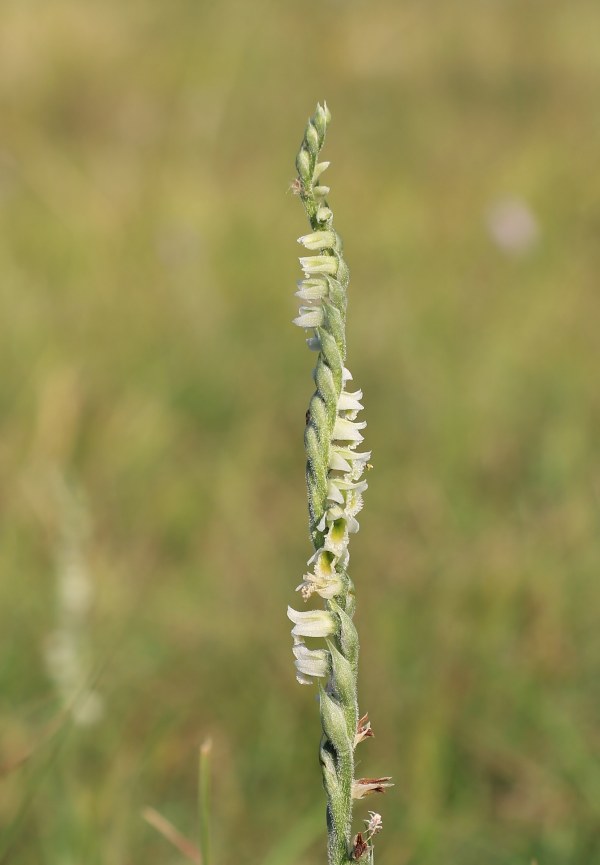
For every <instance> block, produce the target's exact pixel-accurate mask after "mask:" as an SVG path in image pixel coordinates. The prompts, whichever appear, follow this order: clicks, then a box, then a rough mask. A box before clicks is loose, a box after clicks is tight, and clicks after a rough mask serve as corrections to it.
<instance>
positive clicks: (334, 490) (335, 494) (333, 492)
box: [327, 480, 344, 505]
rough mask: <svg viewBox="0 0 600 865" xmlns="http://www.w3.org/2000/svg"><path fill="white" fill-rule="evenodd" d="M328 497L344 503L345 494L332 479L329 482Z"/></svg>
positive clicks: (333, 500)
mask: <svg viewBox="0 0 600 865" xmlns="http://www.w3.org/2000/svg"><path fill="white" fill-rule="evenodd" d="M327 498H328V499H329V500H330V501H332V502H337V503H338V504H339V505H343V504H344V496H343V495H342V494H341V492H340V491H339V489H338V487H337V486H336V483H334V481H332V480H330V481H329V483H328V484H327Z"/></svg>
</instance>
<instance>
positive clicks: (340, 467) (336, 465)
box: [329, 448, 352, 472]
mask: <svg viewBox="0 0 600 865" xmlns="http://www.w3.org/2000/svg"><path fill="white" fill-rule="evenodd" d="M329 468H330V469H331V470H332V471H334V472H349V471H352V466H351V465H350V463H349V462H348V461H347V460H345V459H344V457H343V456H341V455H340V454H339V453H338V452H336V450H335V448H332V449H331V456H330V457H329Z"/></svg>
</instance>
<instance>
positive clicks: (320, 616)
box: [287, 607, 335, 637]
mask: <svg viewBox="0 0 600 865" xmlns="http://www.w3.org/2000/svg"><path fill="white" fill-rule="evenodd" d="M287 614H288V619H290V620H291V621H292V622H294V624H295V627H294V628H292V636H293V637H328V636H329V635H330V634H333V633H334V631H335V621H334V619H333V616H332V615H331V613H328V612H327V611H326V610H307V611H306V612H304V613H301V612H299V611H298V610H294V609H292V607H288V612H287Z"/></svg>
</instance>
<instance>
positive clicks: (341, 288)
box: [288, 103, 391, 865]
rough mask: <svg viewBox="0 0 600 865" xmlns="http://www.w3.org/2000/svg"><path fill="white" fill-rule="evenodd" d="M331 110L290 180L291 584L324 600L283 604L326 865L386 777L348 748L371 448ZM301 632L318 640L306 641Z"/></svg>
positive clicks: (307, 137)
mask: <svg viewBox="0 0 600 865" xmlns="http://www.w3.org/2000/svg"><path fill="white" fill-rule="evenodd" d="M330 120H331V114H330V112H329V110H328V108H327V105H326V104H325V103H324V104H323V105H322V106H321V105H317V109H316V112H315V114H314V116H313V117H312V118H311V119H310V120H309V122H308V125H307V127H306V132H305V134H304V139H303V141H302V145H301V147H300V151H299V153H298V156H297V157H296V168H297V171H298V177H297V179H296V180H295V181H294V184H293V189H294V191H295V192H297V193H298V195H299V196H300V198H301V200H302V203H303V205H304V208H305V210H306V213H307V216H308V219H309V222H310V227H311V232H310V233H309V234H306V235H304V236H303V237H300V238H299V239H298V241H299V243H301V244H302V245H303V246H304V248H305V249H306V250H307V251H308V252H310V253H315V254H313V255H306V256H302V257H301V258H300V265H301V267H302V270H303V272H304V278H303V279H302V280H300V282H299V283H298V291H297V292H296V295H297V297H299V298H300V300H301V302H302V305H301V306H300V310H299V315H298V317H297V318H296V319H294V324H296V325H298V326H299V327H301V328H304V330H305V331H306V332H307V344H308V347H309V348H310V349H312V350H313V351H315V352H317V362H316V366H315V369H314V373H313V376H314V381H315V385H316V390H315V393H314V394H313V396H312V397H311V400H310V403H309V407H308V411H307V413H306V428H305V432H304V444H305V449H306V457H307V463H306V482H307V488H308V511H309V526H310V536H311V540H312V543H313V547H314V554H313V555H312V556H311V558H310V559H309V561H308V565H309V570H308V572H307V573H306V574H305V575H304V577H303V580H302V582H301V583H300V585H299V586H298V589H297V590H298V591H300V592H301V595H302V598H303V600H304V601H308V600H309V599H311V598H312V597H313V596H314V595H318V596H320V597H321V598H322V599H323V601H324V607H323V608H320V609H308V610H305V611H298V610H294V609H292V608H291V607H289V608H288V617H289V618H290V619H291V621H292V622H293V624H294V627H293V628H292V637H293V641H294V645H293V653H294V657H295V666H296V678H297V679H298V681H299V682H300V683H301V684H312V683H314V682H316V683H318V687H319V702H320V713H321V724H322V728H323V737H322V740H321V746H320V763H321V768H322V772H323V784H324V787H325V792H326V796H327V831H328V861H329V865H347V863H353V862H357V861H360V862H370V861H372V858H373V844H372V838H373V836H374V835H375V834H376V833H377V832H379V831H380V829H381V817H380V815H379V814H376V813H375V812H370V815H371V816H370V818H369V820H368V821H365V822H366V824H367V826H366V830H365V832H364V833H361V832H359V833H358V834H357V835H355V836H354V837H353V835H352V805H353V799H362V798H363V797H364V796H366V795H368V794H371V793H375V792H384V791H385V788H386V787H389V786H391V784H390V779H389V778H387V777H386V778H362V779H358V780H356V779H355V778H354V750H355V748H356V747H357V745H358V744H359V743H360V742H362V741H364V740H365V739H367V738H368V737H369V736H372V735H373V733H372V730H371V725H370V723H369V721H368V717H367V715H364V716H363V717H360V713H359V709H358V696H357V675H358V653H359V643H358V634H357V631H356V628H355V626H354V624H353V622H352V617H353V614H354V605H355V603H354V586H353V583H352V581H351V579H350V576H349V573H348V562H349V551H348V544H349V539H350V535H352V534H354V533H356V532H357V531H358V529H359V524H358V520H357V515H358V513H359V512H360V511H361V509H362V506H363V498H362V496H363V493H364V491H365V490H366V489H367V483H366V481H365V480H364V479H363V475H364V473H365V470H366V469H367V467H369V466H370V464H369V459H370V456H371V454H370V452H368V451H362V452H360V451H359V450H358V447H359V446H360V444H361V442H362V441H363V435H362V432H361V430H363V429H364V427H365V426H366V423H365V421H359V420H357V418H358V415H359V412H360V411H361V410H362V408H363V405H362V403H361V399H362V391H360V390H356V391H351V390H349V382H351V381H352V375H351V373H350V372H349V370H348V369H347V367H346V365H345V364H346V334H345V325H346V304H347V291H348V284H349V277H350V274H349V271H348V266H347V264H346V262H345V261H344V258H343V253H342V242H341V239H340V237H339V235H338V234H337V232H336V231H335V229H334V228H333V213H332V211H331V209H330V208H329V206H328V204H327V201H326V197H327V195H328V194H329V187H327V186H324V185H323V184H322V182H321V175H322V174H323V172H324V171H325V169H326V168H328V166H329V162H318V157H319V153H320V151H321V148H322V147H323V143H324V141H325V133H326V130H327V126H328V124H329V122H330ZM307 638H321V639H324V640H325V646H326V648H324V647H323V646H322V645H321V647H319V648H310V647H309V646H308V645H307V644H306V639H307Z"/></svg>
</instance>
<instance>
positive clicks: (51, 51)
mask: <svg viewBox="0 0 600 865" xmlns="http://www.w3.org/2000/svg"><path fill="white" fill-rule="evenodd" d="M599 27H600V6H599V5H598V3H597V2H596V0H594V2H592V0H571V2H569V3H563V2H559V0H545V2H544V3H540V2H535V0H505V2H500V0H489V2H475V0H461V2H455V3H447V4H442V3H441V2H434V0H426V2H424V0H402V2H392V0H389V2H385V0H371V2H366V0H346V2H342V0H337V2H336V0H321V2H318V3H317V2H314V0H306V2H304V3H294V4H292V3H289V2H279V3H276V2H274V0H271V2H267V0H257V2H256V3H253V4H249V3H244V2H242V0H223V2H218V3H217V2H210V3H209V2H201V0H196V2H192V0H170V2H168V3H167V2H159V0H153V2H150V0H146V2H142V0H131V2H128V3H126V4H125V3H122V2H118V0H104V2H100V0H88V2H82V0H79V2H78V0H47V2H45V3H39V2H35V0H4V2H3V3H2V5H1V7H0V116H1V118H2V122H1V129H2V131H1V141H0V295H1V301H2V302H1V308H2V317H1V320H2V323H1V325H0V328H1V334H0V369H1V370H2V375H1V377H0V518H1V522H2V543H1V545H0V574H1V576H0V632H1V633H2V655H1V660H0V695H1V704H0V729H1V737H0V763H2V765H3V766H4V769H3V773H2V777H1V778H0V827H1V834H0V856H2V857H3V858H2V859H0V861H1V862H3V863H15V865H17V863H18V865H29V863H31V865H80V863H86V865H100V863H103V865H104V863H107V865H109V863H110V865H141V863H144V865H159V863H161V865H164V863H176V862H181V861H182V860H181V858H179V857H178V856H177V854H176V853H175V852H174V851H173V850H172V849H171V848H170V847H169V846H168V844H167V843H166V842H165V841H164V840H163V839H162V838H160V836H158V835H157V834H156V833H155V832H154V831H153V830H152V829H151V828H150V827H149V826H147V825H146V824H145V823H144V822H143V821H142V819H141V817H140V811H141V808H142V807H143V806H144V805H146V804H151V805H153V806H155V807H156V808H158V809H159V810H160V811H161V812H162V813H163V814H165V815H166V816H167V817H168V818H169V819H171V820H173V821H174V822H175V823H176V824H177V825H178V826H179V827H180V828H181V830H182V831H184V832H186V833H187V834H189V835H190V836H193V835H194V832H195V819H196V759H197V746H198V744H199V742H200V741H201V740H202V738H203V737H204V736H205V735H207V734H211V735H212V737H213V739H214V743H215V747H214V797H215V815H214V832H215V846H216V854H217V858H216V862H217V863H218V865H227V863H233V862H243V863H245V862H248V863H251V862H252V863H262V862H266V861H267V857H269V856H270V857H271V858H270V859H269V860H268V861H269V865H296V863H298V865H301V863H307V865H308V863H309V862H320V861H323V855H324V854H323V843H324V842H323V837H322V836H323V830H322V826H321V824H322V815H321V809H322V801H323V794H322V791H321V784H320V776H319V768H318V764H317V759H316V748H317V743H318V737H319V732H318V718H317V707H316V704H315V702H314V694H313V692H311V691H310V690H309V689H303V688H300V687H298V686H297V685H296V683H295V681H294V676H293V670H292V658H291V651H290V645H291V641H290V636H289V628H290V625H289V622H288V621H287V620H286V618H285V608H286V605H287V604H288V603H289V602H293V600H294V594H293V588H294V586H295V585H297V583H298V582H299V580H300V576H301V573H302V570H303V565H304V561H305V559H306V558H307V557H308V554H309V545H308V540H307V535H306V517H305V499H304V487H303V484H304V481H303V471H304V468H303V453H302V429H303V425H304V411H305V407H306V404H307V401H308V398H309V395H310V392H311V381H310V369H311V363H312V360H313V359H312V357H311V356H310V355H309V354H308V352H307V351H306V350H305V348H304V345H303V339H302V334H301V333H299V332H296V331H295V330H294V328H292V326H291V324H290V320H291V318H292V317H293V315H294V314H295V311H296V304H295V302H294V300H293V298H292V292H293V287H294V282H295V280H296V279H297V278H298V275H299V274H298V268H297V264H296V256H297V255H298V254H299V251H300V250H299V247H297V245H296V244H295V238H296V237H297V236H298V235H300V234H301V233H303V231H304V230H305V222H304V218H303V215H302V212H301V207H300V203H299V202H298V201H297V200H295V199H294V198H293V197H292V195H290V194H287V192H286V190H287V188H288V185H289V183H290V181H291V180H292V179H293V177H294V169H293V160H294V156H295V153H296V151H297V147H298V144H299V141H300V138H301V135H302V131H303V126H304V123H305V120H306V118H307V116H308V115H309V113H311V112H312V110H313V108H314V105H315V102H316V100H317V99H322V98H326V99H327V100H328V102H329V104H330V106H331V109H332V112H333V124H332V127H331V133H330V137H329V139H328V143H327V152H326V157H325V158H327V159H331V160H332V168H331V169H330V172H329V173H328V182H329V183H330V184H331V186H332V196H331V203H332V205H333V207H334V208H335V212H336V224H337V227H338V229H339V231H340V232H341V234H342V235H343V237H344V240H345V244H346V252H347V258H348V260H349V263H350V267H351V269H352V284H351V292H352V294H351V305H350V310H349V345H350V364H351V367H352V370H353V372H354V376H355V381H356V383H357V385H358V386H361V387H363V388H364V391H365V400H366V406H367V418H368V421H369V428H368V438H367V443H368V445H369V446H370V447H372V448H373V452H374V456H373V463H374V465H375V470H374V471H373V472H372V473H371V474H370V477H369V480H370V490H369V493H368V499H367V508H366V510H365V512H364V514H363V519H362V530H361V533H360V535H359V536H358V537H357V538H356V539H355V541H354V542H353V553H352V556H353V575H354V578H355V581H356V583H357V591H358V613H357V623H358V627H359V632H360V634H361V639H362V645H363V649H362V665H361V682H360V686H361V702H362V706H363V708H364V709H368V710H369V711H370V714H371V719H372V722H373V726H374V728H375V732H376V736H377V737H376V738H375V739H374V740H371V741H370V742H369V743H367V744H365V745H363V746H362V748H363V749H364V750H363V751H361V754H360V758H361V765H360V769H359V771H360V773H361V774H363V775H376V774H378V773H381V774H388V773H389V774H392V775H393V776H394V779H395V781H396V787H395V788H394V790H393V791H390V792H389V793H388V795H387V796H386V797H385V798H382V799H380V800H371V801H370V802H367V803H366V804H365V806H364V807H363V806H361V807H360V808H359V809H358V811H359V813H358V817H360V818H362V817H363V816H365V815H366V810H367V805H368V806H369V807H372V808H373V807H375V808H376V809H377V810H380V811H381V813H382V815H383V819H384V826H385V829H384V833H383V835H382V836H381V840H380V843H379V845H378V857H379V861H382V862H388V863H394V865H440V863H443V865H481V863H485V865H517V863H519V865H530V863H531V862H532V860H536V861H537V862H538V863H539V865H593V863H600V736H599V724H598V721H599V714H600V688H599V682H600V627H599V624H600V615H599V610H600V581H599V580H598V575H599V571H600V540H599V533H598V527H599V522H600V512H599V495H600V464H599V460H598V430H599V428H600V390H599V388H598V370H599V369H600V340H598V312H599V300H598V278H597V277H598V272H599V271H600V244H599V243H598V235H599V230H600V173H599V172H598V152H599V145H600V114H599V109H598V92H599V89H600V52H599V51H598V28H599ZM505 196H517V197H519V198H520V199H523V200H524V201H526V202H527V203H528V206H529V207H530V208H531V210H532V212H533V213H534V214H535V215H536V218H537V220H538V222H539V227H540V236H539V241H538V243H537V244H536V245H535V246H534V247H533V248H532V249H530V250H529V252H528V254H525V255H521V256H511V255H507V254H506V253H505V252H503V251H502V250H501V249H499V248H498V247H497V246H496V245H494V243H493V242H492V240H491V239H490V236H489V232H488V229H487V224H486V216H485V215H486V213H487V211H488V209H489V207H490V206H491V205H492V204H493V203H494V202H495V201H497V200H498V199H501V198H503V197H505ZM52 473H55V474H56V473H58V474H59V475H60V476H63V477H65V478H67V479H69V480H70V481H71V482H72V483H75V484H77V485H79V486H80V487H81V488H82V489H83V490H84V492H85V495H86V497H87V502H88V511H89V514H90V521H91V525H92V530H91V534H90V537H89V540H88V542H87V543H86V548H85V554H86V557H87V562H88V566H89V568H90V569H91V572H92V574H93V576H94V581H95V585H96V600H95V605H94V610H93V618H92V620H91V621H90V623H89V634H88V635H89V650H90V652H91V653H92V657H93V660H94V663H93V670H94V675H96V677H97V681H96V686H97V688H98V690H99V691H100V692H101V693H102V695H103V698H104V700H105V704H106V714H105V717H104V719H103V720H102V721H101V722H100V723H99V724H97V725H96V726H94V727H90V728H80V727H76V726H73V725H70V724H67V723H64V724H62V725H61V727H60V730H59V731H58V732H55V733H54V735H50V733H49V730H50V731H51V728H52V725H53V724H54V723H55V719H56V718H57V716H58V715H59V713H60V708H61V707H60V702H59V699H58V697H57V696H56V693H55V691H54V689H53V687H52V685H51V683H50V681H49V679H48V676H47V673H46V671H45V668H44V662H43V646H44V644H45V641H46V640H47V637H48V634H49V633H50V632H51V631H52V630H53V629H54V628H55V623H56V600H55V597H56V585H55V580H56V573H55V572H56V547H57V537H58V533H59V531H60V512H59V509H57V504H56V500H55V497H54V495H53V493H52V489H53V487H52V484H51V483H50V481H49V478H50V477H51V476H52ZM22 757H27V759H25V760H24V762H20V761H21V758H22ZM16 763H19V765H18V766H16V765H15V764H16ZM363 811H364V812H365V815H363V814H362V812H363ZM357 828H358V823H357ZM282 841H283V842H284V844H283V846H284V848H285V849H282V850H279V851H278V850H277V845H278V844H279V843H280V842H282Z"/></svg>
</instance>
